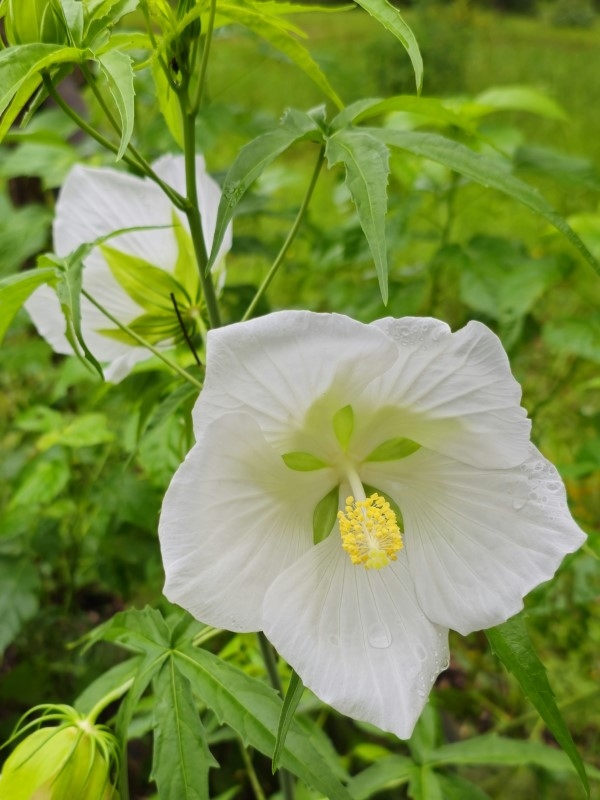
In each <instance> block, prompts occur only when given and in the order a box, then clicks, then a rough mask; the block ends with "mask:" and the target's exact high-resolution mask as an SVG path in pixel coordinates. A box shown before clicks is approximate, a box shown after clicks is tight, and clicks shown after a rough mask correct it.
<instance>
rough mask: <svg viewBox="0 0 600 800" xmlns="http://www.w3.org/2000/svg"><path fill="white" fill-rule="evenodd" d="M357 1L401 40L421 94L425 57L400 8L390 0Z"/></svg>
mask: <svg viewBox="0 0 600 800" xmlns="http://www.w3.org/2000/svg"><path fill="white" fill-rule="evenodd" d="M356 3H357V5H359V6H361V7H362V8H364V10H365V11H367V12H368V13H369V14H370V15H371V16H372V17H373V18H374V19H376V20H377V21H378V22H379V23H381V25H383V27H384V28H387V30H388V31H390V33H393V34H394V36H395V37H396V38H397V39H398V40H399V41H400V42H401V44H402V46H403V47H404V49H405V50H406V52H407V53H408V57H409V58H410V60H411V63H412V65H413V70H414V71H415V81H416V84H417V92H418V93H419V94H420V93H421V87H422V86H423V59H422V58H421V51H420V50H419V45H418V43H417V40H416V38H415V35H414V33H413V32H412V30H411V29H410V28H409V26H408V25H407V24H406V22H405V21H404V20H403V19H402V17H401V15H400V12H399V11H398V9H396V8H394V6H393V5H392V4H391V3H389V2H388V0H356Z"/></svg>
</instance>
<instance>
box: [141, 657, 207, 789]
mask: <svg viewBox="0 0 600 800" xmlns="http://www.w3.org/2000/svg"><path fill="white" fill-rule="evenodd" d="M152 684H153V688H154V694H155V696H156V700H155V702H154V706H153V716H154V748H153V753H152V775H151V779H152V780H154V781H155V782H156V786H157V788H158V793H159V795H160V797H161V799H162V800H208V798H209V796H210V795H209V791H208V773H209V770H210V768H211V767H214V766H217V762H216V761H215V759H214V758H213V756H212V755H211V752H210V750H209V749H208V744H207V741H206V731H205V730H204V726H203V725H202V722H201V720H200V715H199V713H198V710H197V709H196V703H195V702H194V697H193V694H192V687H191V685H190V682H189V680H188V679H187V678H186V677H185V676H184V675H182V674H181V673H180V672H179V670H178V669H177V664H176V662H175V659H174V658H169V659H167V660H166V661H165V662H164V664H163V665H162V667H161V669H160V670H159V671H158V672H157V673H156V674H155V675H154V678H153V680H152Z"/></svg>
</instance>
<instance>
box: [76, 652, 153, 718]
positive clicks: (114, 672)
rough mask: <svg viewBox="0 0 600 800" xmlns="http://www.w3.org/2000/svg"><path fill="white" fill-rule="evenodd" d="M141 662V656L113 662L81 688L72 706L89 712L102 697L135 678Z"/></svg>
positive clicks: (84, 712)
mask: <svg viewBox="0 0 600 800" xmlns="http://www.w3.org/2000/svg"><path fill="white" fill-rule="evenodd" d="M141 662H142V657H141V656H134V657H133V658H128V659H127V661H121V663H120V664H115V666H114V667H111V668H110V669H109V670H107V672H103V673H102V674H101V675H100V676H99V677H98V678H96V680H95V681H94V682H93V683H90V685H89V686H87V687H86V688H85V689H84V690H83V692H82V693H81V694H80V695H79V697H78V698H77V699H76V700H75V702H74V703H73V705H74V707H75V708H76V709H77V710H78V711H80V712H81V713H82V714H89V713H90V711H91V710H92V708H93V707H94V706H95V705H96V703H98V702H99V701H100V700H102V698H103V697H106V695H107V694H109V693H110V692H114V691H115V689H118V688H119V686H123V685H124V684H125V683H127V681H129V680H131V678H135V676H136V675H137V673H138V672H139V670H140V665H141Z"/></svg>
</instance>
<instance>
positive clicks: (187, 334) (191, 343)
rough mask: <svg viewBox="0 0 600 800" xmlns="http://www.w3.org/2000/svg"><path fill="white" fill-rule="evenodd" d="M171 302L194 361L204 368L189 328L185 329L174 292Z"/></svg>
mask: <svg viewBox="0 0 600 800" xmlns="http://www.w3.org/2000/svg"><path fill="white" fill-rule="evenodd" d="M170 297H171V302H172V303H173V308H174V309H175V314H176V316H177V322H179V327H180V328H181V332H182V333H183V338H184V339H185V342H186V344H187V346H188V349H189V350H190V352H191V354H192V355H193V356H194V360H195V362H196V364H198V366H199V367H201V366H202V362H201V361H200V359H199V357H198V353H197V352H196V348H195V347H194V343H193V342H192V340H191V338H190V335H189V333H188V332H187V328H186V327H185V322H184V321H183V317H182V316H181V311H180V310H179V305H178V304H177V299H176V297H175V295H174V294H173V292H171V295H170Z"/></svg>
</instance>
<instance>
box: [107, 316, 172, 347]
mask: <svg viewBox="0 0 600 800" xmlns="http://www.w3.org/2000/svg"><path fill="white" fill-rule="evenodd" d="M127 327H128V328H129V330H131V331H133V332H134V333H137V334H138V335H139V336H141V337H142V338H143V339H145V340H146V341H147V342H149V343H150V344H159V343H160V342H167V341H171V340H174V341H179V340H181V339H182V331H181V327H180V325H179V320H178V319H177V315H176V314H175V310H174V308H173V306H171V311H170V312H168V311H166V310H165V311H159V312H158V313H156V314H140V316H139V317H136V318H135V319H134V320H132V321H131V322H129V323H128V324H127ZM98 333H101V334H102V335H103V336H108V338H109V339H114V340H115V341H116V342H122V343H123V344H128V345H130V346H131V347H139V345H140V343H139V340H138V339H136V338H135V337H134V336H132V335H131V334H130V333H128V332H127V331H124V330H121V328H100V329H99V330H98Z"/></svg>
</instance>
